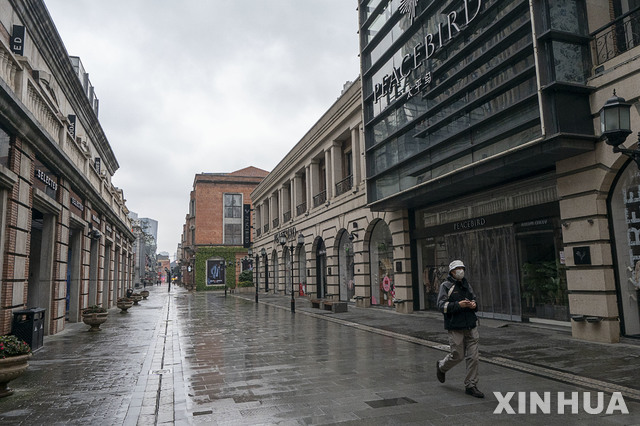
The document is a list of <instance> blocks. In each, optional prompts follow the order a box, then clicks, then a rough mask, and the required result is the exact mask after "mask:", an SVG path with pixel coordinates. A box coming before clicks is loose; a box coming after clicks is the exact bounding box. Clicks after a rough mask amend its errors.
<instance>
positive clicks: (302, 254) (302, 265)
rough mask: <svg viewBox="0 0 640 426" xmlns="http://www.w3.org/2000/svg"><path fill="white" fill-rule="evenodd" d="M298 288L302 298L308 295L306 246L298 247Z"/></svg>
mask: <svg viewBox="0 0 640 426" xmlns="http://www.w3.org/2000/svg"><path fill="white" fill-rule="evenodd" d="M298 287H299V289H300V296H304V295H305V294H307V253H306V251H305V249H304V244H301V245H300V246H298Z"/></svg>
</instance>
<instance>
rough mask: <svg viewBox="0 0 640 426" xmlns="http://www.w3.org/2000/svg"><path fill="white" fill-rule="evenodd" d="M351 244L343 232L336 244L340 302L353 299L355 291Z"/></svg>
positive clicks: (347, 234)
mask: <svg viewBox="0 0 640 426" xmlns="http://www.w3.org/2000/svg"><path fill="white" fill-rule="evenodd" d="M353 261H354V256H353V242H352V240H351V238H349V233H348V232H343V233H342V235H341V237H340V243H339V244H338V267H339V273H340V300H344V301H348V300H351V299H353V297H354V296H355V294H356V290H355V283H354V281H355V269H354V262H353Z"/></svg>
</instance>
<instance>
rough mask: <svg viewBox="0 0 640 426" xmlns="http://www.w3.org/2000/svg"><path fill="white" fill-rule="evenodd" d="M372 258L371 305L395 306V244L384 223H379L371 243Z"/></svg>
mask: <svg viewBox="0 0 640 426" xmlns="http://www.w3.org/2000/svg"><path fill="white" fill-rule="evenodd" d="M369 254H370V256H371V258H370V261H371V266H370V271H371V304H372V305H381V306H393V300H394V299H395V281H394V276H393V242H392V240H391V231H389V226H388V225H387V224H386V223H384V221H381V220H380V221H378V222H377V223H376V224H375V225H374V228H373V231H372V232H371V240H370V241H369Z"/></svg>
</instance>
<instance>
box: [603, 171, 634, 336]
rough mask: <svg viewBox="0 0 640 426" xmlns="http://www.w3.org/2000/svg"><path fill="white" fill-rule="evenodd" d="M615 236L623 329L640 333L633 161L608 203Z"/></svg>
mask: <svg viewBox="0 0 640 426" xmlns="http://www.w3.org/2000/svg"><path fill="white" fill-rule="evenodd" d="M609 206H610V207H609V208H610V215H611V216H610V217H611V224H612V228H613V234H614V239H615V255H616V261H617V262H616V264H617V269H616V275H617V284H618V289H617V290H618V300H619V308H620V311H621V312H620V317H621V320H622V330H623V333H624V334H625V335H627V336H638V335H640V172H639V171H638V167H637V166H636V164H635V163H634V162H630V163H629V164H628V165H627V167H626V168H625V169H624V171H622V173H621V175H620V177H619V179H618V181H617V183H616V185H615V186H614V189H613V192H612V193H611V196H610V202H609Z"/></svg>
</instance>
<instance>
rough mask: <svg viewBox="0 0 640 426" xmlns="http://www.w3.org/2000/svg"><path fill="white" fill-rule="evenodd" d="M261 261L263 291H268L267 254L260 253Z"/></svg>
mask: <svg viewBox="0 0 640 426" xmlns="http://www.w3.org/2000/svg"><path fill="white" fill-rule="evenodd" d="M262 261H263V263H264V292H265V293H268V292H269V259H268V258H267V255H266V254H264V255H262Z"/></svg>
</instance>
